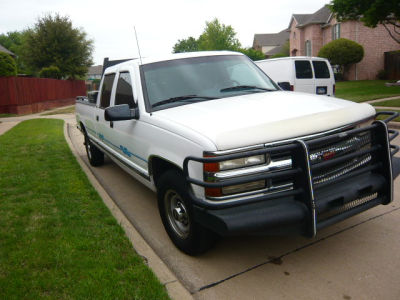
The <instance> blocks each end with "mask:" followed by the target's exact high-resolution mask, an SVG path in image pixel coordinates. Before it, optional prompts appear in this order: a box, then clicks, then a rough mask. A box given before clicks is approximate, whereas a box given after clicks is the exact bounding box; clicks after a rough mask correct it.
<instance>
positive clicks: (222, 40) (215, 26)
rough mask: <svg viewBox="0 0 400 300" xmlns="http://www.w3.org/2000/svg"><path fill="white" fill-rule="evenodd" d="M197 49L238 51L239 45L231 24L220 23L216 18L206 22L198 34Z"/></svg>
mask: <svg viewBox="0 0 400 300" xmlns="http://www.w3.org/2000/svg"><path fill="white" fill-rule="evenodd" d="M198 43H199V50H201V51H206V50H232V51H238V50H239V49H240V47H241V45H240V42H239V40H238V39H237V38H236V32H235V30H233V28H232V26H230V25H228V26H226V25H224V24H221V23H220V22H219V21H218V19H214V20H213V21H211V22H206V28H205V29H204V31H203V33H202V34H201V35H200V37H199V40H198Z"/></svg>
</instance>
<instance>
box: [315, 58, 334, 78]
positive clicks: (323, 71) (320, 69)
mask: <svg viewBox="0 0 400 300" xmlns="http://www.w3.org/2000/svg"><path fill="white" fill-rule="evenodd" d="M312 63H313V66H314V73H315V78H329V77H331V76H330V74H329V69H328V66H327V65H326V62H324V61H313V62H312Z"/></svg>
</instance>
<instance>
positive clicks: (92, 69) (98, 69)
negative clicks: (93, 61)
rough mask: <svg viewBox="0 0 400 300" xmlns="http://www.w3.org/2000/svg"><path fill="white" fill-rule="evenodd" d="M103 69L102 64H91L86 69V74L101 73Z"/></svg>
mask: <svg viewBox="0 0 400 300" xmlns="http://www.w3.org/2000/svg"><path fill="white" fill-rule="evenodd" d="M102 71H103V65H98V66H91V67H89V69H88V75H101V74H102Z"/></svg>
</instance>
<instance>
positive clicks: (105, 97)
mask: <svg viewBox="0 0 400 300" xmlns="http://www.w3.org/2000/svg"><path fill="white" fill-rule="evenodd" d="M114 81H115V73H111V74H106V75H104V78H103V83H102V86H101V90H100V99H99V101H98V102H99V103H97V105H96V111H95V123H96V137H97V141H98V142H99V143H100V145H101V146H103V147H104V148H106V149H109V148H112V143H111V135H112V128H111V127H110V122H109V121H106V120H105V119H104V110H105V109H106V108H107V107H109V106H110V101H111V96H112V93H113V85H114ZM114 90H115V89H114ZM114 93H115V92H114Z"/></svg>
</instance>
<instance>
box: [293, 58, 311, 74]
mask: <svg viewBox="0 0 400 300" xmlns="http://www.w3.org/2000/svg"><path fill="white" fill-rule="evenodd" d="M294 65H295V67H296V78H299V79H306V78H313V74H312V70H311V64H310V62H309V61H308V60H296V61H295V62H294Z"/></svg>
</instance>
